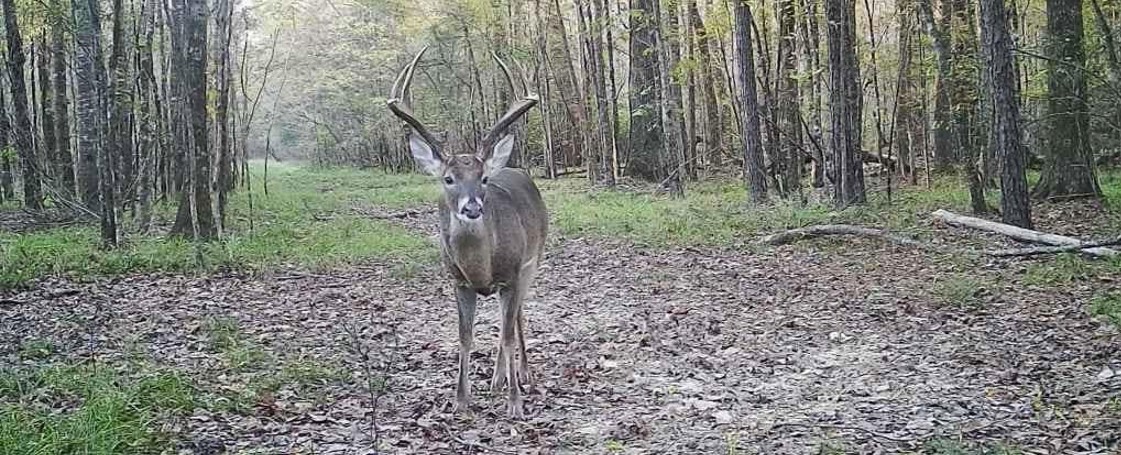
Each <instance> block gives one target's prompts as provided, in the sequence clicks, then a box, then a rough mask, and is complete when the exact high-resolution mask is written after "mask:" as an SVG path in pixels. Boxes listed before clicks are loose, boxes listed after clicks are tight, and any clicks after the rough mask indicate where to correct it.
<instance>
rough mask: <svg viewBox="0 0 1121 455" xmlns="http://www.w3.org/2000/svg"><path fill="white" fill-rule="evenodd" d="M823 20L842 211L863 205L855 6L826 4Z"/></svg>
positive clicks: (839, 0)
mask: <svg viewBox="0 0 1121 455" xmlns="http://www.w3.org/2000/svg"><path fill="white" fill-rule="evenodd" d="M825 17H826V21H827V22H828V24H829V26H828V33H827V39H828V40H829V41H828V42H829V92H830V93H829V108H830V111H831V117H832V127H833V132H832V135H831V137H832V149H833V163H834V167H835V171H836V176H835V178H836V180H835V181H834V182H833V185H834V203H835V204H836V206H837V207H838V208H844V207H848V206H849V205H852V204H860V203H864V201H865V194H864V165H863V163H862V161H861V159H860V154H861V149H860V144H861V139H860V138H861V129H862V128H863V124H862V122H861V121H862V115H861V104H862V103H863V99H862V92H861V87H860V68H859V67H858V66H857V61H856V4H855V3H854V1H853V0H826V1H825Z"/></svg>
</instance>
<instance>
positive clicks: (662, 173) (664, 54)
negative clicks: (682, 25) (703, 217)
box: [658, 0, 685, 197]
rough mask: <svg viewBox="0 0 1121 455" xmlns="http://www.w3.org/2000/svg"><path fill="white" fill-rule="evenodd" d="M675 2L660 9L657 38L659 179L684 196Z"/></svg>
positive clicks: (670, 190) (667, 188)
mask: <svg viewBox="0 0 1121 455" xmlns="http://www.w3.org/2000/svg"><path fill="white" fill-rule="evenodd" d="M675 1H676V0H667V1H666V3H667V4H666V5H659V6H658V9H659V12H658V14H659V15H660V16H661V25H662V29H661V30H660V33H659V34H658V47H659V49H660V51H659V52H658V59H659V60H658V79H659V87H660V89H661V91H662V108H661V112H662V125H663V126H664V128H665V133H666V137H665V141H664V142H663V146H664V148H663V149H662V153H663V154H662V155H661V158H660V159H659V168H660V169H659V172H658V178H659V179H661V183H662V186H663V188H664V189H666V190H667V191H668V192H669V193H670V194H672V195H674V196H679V197H680V196H684V194H685V183H684V179H683V178H682V173H683V169H682V168H681V166H682V164H684V162H685V158H684V153H685V145H684V131H683V130H684V123H685V121H684V120H685V117H684V115H683V114H682V112H681V111H682V98H681V85H680V84H678V83H677V81H676V80H674V73H675V71H674V70H675V68H676V67H677V64H678V62H679V61H680V56H681V53H680V46H679V41H678V38H679V35H680V31H679V30H678V22H677V14H676V13H675V12H674V10H675V9H676V3H675Z"/></svg>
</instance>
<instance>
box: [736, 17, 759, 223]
mask: <svg viewBox="0 0 1121 455" xmlns="http://www.w3.org/2000/svg"><path fill="white" fill-rule="evenodd" d="M732 2H733V3H734V6H733V11H734V18H735V20H734V24H735V28H734V32H733V39H734V43H735V46H734V47H735V49H734V50H735V54H734V55H735V62H734V67H735V70H736V71H735V76H736V85H738V89H739V93H738V95H739V96H738V98H739V99H738V100H737V101H739V104H740V111H741V112H742V113H743V115H742V119H741V121H740V128H741V131H742V136H743V143H744V144H743V147H744V152H743V179H744V182H745V183H746V184H747V192H748V195H749V196H750V198H751V201H752V202H753V203H757V204H758V203H761V202H764V201H766V200H767V174H766V172H765V171H764V165H763V137H762V131H761V129H760V126H759V98H758V95H757V93H756V91H755V77H754V75H755V51H754V49H753V48H752V43H751V8H750V7H749V6H748V5H747V1H746V0H732Z"/></svg>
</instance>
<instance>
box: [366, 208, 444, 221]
mask: <svg viewBox="0 0 1121 455" xmlns="http://www.w3.org/2000/svg"><path fill="white" fill-rule="evenodd" d="M433 213H436V209H425V210H405V211H404V212H397V213H390V214H387V215H375V216H374V217H373V218H374V219H378V220H403V219H405V218H412V217H416V216H423V215H429V214H433Z"/></svg>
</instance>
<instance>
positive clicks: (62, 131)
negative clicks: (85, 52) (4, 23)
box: [43, 0, 74, 196]
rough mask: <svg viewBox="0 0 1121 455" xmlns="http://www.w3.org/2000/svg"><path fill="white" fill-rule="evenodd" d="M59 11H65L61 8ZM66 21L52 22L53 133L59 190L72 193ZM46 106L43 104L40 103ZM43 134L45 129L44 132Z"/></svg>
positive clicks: (59, 2) (72, 177) (56, 4)
mask: <svg viewBox="0 0 1121 455" xmlns="http://www.w3.org/2000/svg"><path fill="white" fill-rule="evenodd" d="M54 5H55V6H56V7H57V8H59V11H63V10H62V7H63V3H62V0H55V3H54ZM62 14H65V13H64V12H63V13H62ZM65 27H66V23H65V22H64V21H62V20H57V21H55V23H53V24H51V72H52V73H54V79H53V80H52V81H51V83H52V84H54V85H53V87H54V89H53V91H54V98H53V100H52V101H54V105H53V106H54V131H52V132H51V134H53V135H54V138H55V139H54V143H55V152H56V153H55V157H54V159H53V162H54V166H55V178H56V179H58V181H57V183H58V190H59V191H60V192H62V194H63V195H64V196H72V195H74V158H73V157H72V156H71V154H70V103H69V102H68V100H67V97H66V92H67V88H68V87H69V84H68V83H67V73H68V69H67V64H66V37H65V34H64V31H65ZM43 108H44V109H46V106H44V107H43ZM44 134H46V133H44Z"/></svg>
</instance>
